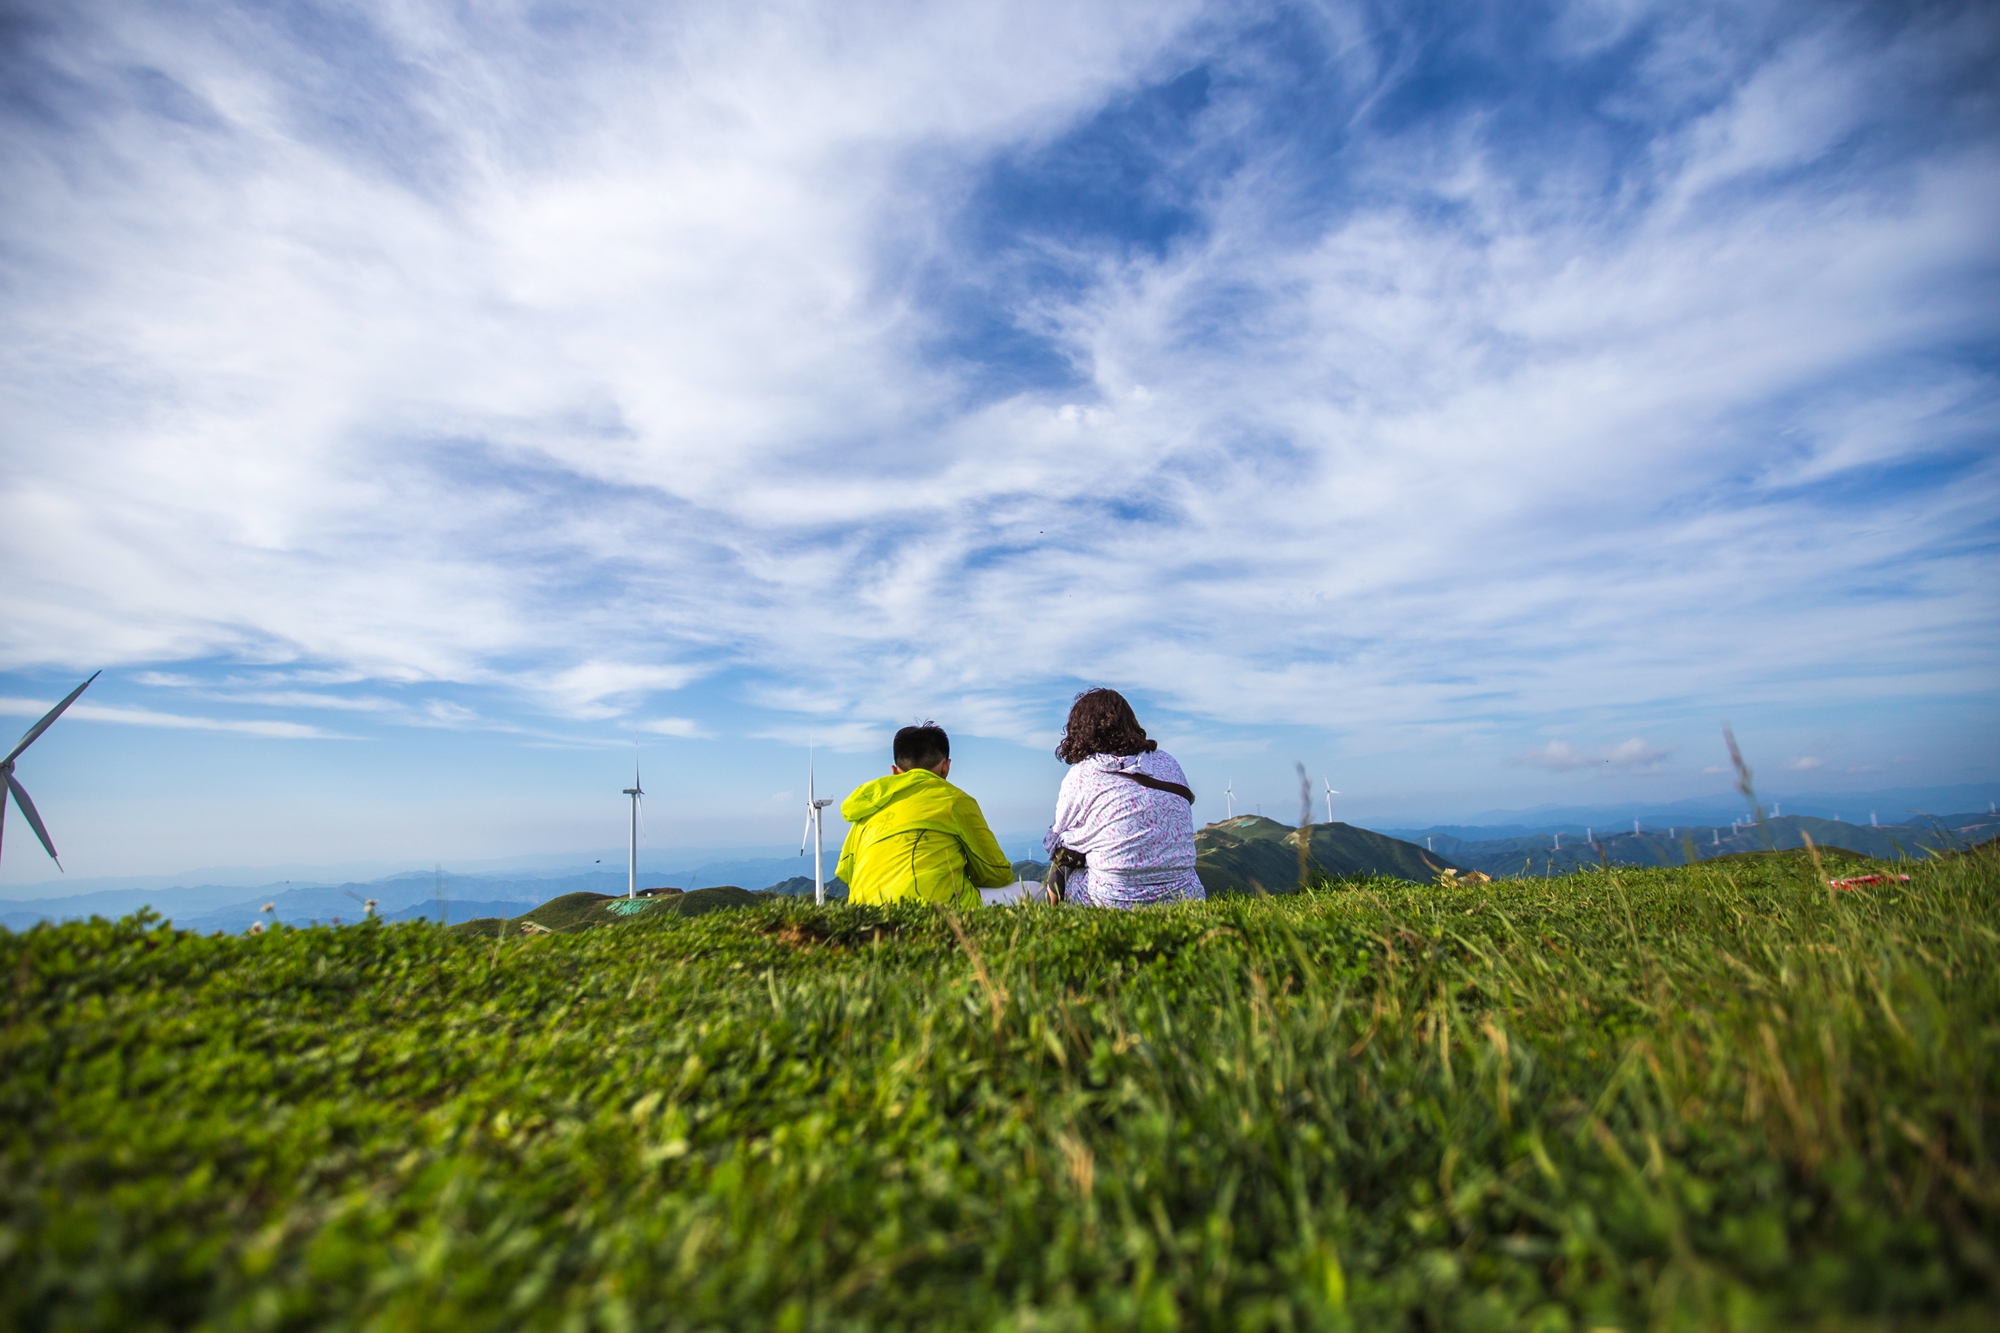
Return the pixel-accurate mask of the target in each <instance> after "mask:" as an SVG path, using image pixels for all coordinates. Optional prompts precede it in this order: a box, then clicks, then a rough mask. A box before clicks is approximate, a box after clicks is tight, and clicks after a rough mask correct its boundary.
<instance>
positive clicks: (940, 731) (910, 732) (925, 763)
mask: <svg viewBox="0 0 2000 1333" xmlns="http://www.w3.org/2000/svg"><path fill="white" fill-rule="evenodd" d="M893 753H894V755H895V759H896V767H897V768H900V769H903V770H904V771H905V772H907V771H908V770H910V769H913V768H936V767H937V766H938V765H939V764H941V763H943V762H944V761H945V760H947V759H949V758H951V737H949V736H947V735H945V734H944V728H943V727H940V726H939V725H938V724H937V723H935V722H926V723H924V724H923V725H922V726H921V727H904V728H903V729H902V730H901V731H899V732H897V733H896V747H895V750H894V751H893Z"/></svg>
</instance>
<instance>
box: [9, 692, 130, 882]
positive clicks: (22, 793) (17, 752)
mask: <svg viewBox="0 0 2000 1333" xmlns="http://www.w3.org/2000/svg"><path fill="white" fill-rule="evenodd" d="M103 674H104V673H103V672H102V671H93V672H91V673H90V680H96V679H97V678H98V677H99V676H101V675H103ZM90 680H86V681H85V682H83V684H81V685H79V686H77V687H76V688H75V689H73V690H71V691H70V692H69V696H68V697H67V698H65V699H64V700H63V701H62V702H61V703H59V704H57V705H56V706H55V707H54V708H51V709H50V710H49V711H48V712H46V713H44V714H43V715H42V720H41V721H40V722H37V723H36V724H35V725H34V726H32V727H29V728H28V734H27V735H25V736H23V737H21V739H20V741H19V742H18V743H17V744H16V745H15V746H14V748H13V749H11V750H9V751H8V752H7V757H6V758H5V759H0V778H5V779H6V782H5V783H4V784H0V833H4V832H5V830H6V827H7V793H8V792H12V793H13V794H14V804H16V805H18V806H20V807H21V813H22V814H24V815H26V816H27V817H28V827H29V828H31V829H33V830H34V831H35V836H36V837H37V838H40V839H41V840H42V850H43V851H45V852H47V853H48V854H49V860H51V861H54V862H55V863H56V869H57V870H62V858H61V857H60V856H57V855H56V845H55V844H54V843H52V842H50V841H49V831H48V830H47V829H45V828H43V827H42V817H41V815H40V814H38V813H36V811H35V803H34V802H33V801H31V800H29V799H28V789H27V788H26V787H23V786H22V785H21V783H20V780H19V779H18V778H16V777H15V776H14V761H15V760H16V759H19V758H20V757H21V751H23V750H25V749H27V748H28V747H29V746H30V745H33V744H34V743H35V742H36V741H37V740H38V739H40V737H41V734H42V733H43V732H45V731H47V730H48V729H49V724H50V723H52V722H54V721H55V720H56V719H57V718H59V717H61V716H62V715H63V710H64V709H66V708H68V707H69V706H70V705H71V704H73V703H75V702H76V696H77V695H79V694H82V693H83V692H84V691H85V690H87V689H89V688H90ZM64 873H68V872H66V871H65V872H64Z"/></svg>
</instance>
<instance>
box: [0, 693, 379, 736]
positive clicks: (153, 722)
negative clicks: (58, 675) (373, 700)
mask: <svg viewBox="0 0 2000 1333" xmlns="http://www.w3.org/2000/svg"><path fill="white" fill-rule="evenodd" d="M55 704H56V701H55V700H54V699H49V700H46V701H44V700H39V699H12V698H0V714H8V715H10V716H13V717H40V716H41V715H42V714H43V713H46V712H48V711H49V709H51V708H53V707H55ZM63 717H64V719H65V720H67V719H70V718H74V719H76V720H77V721H79V722H110V723H113V724H115V725H118V726H126V727H168V728H172V729H175V730H181V731H230V732H236V733H238V734H240V735H244V736H267V737H270V738H271V739H273V740H288V741H305V740H318V741H337V740H354V739H356V738H355V737H353V736H343V735H340V734H339V733H337V732H331V731H323V730H321V729H320V728H318V727H313V726H307V725H305V724H304V723H300V722H279V721H272V720H266V719H257V718H249V719H241V718H214V717H189V716H187V715H185V714H182V713H158V712H154V711H153V710H152V709H150V708H117V707H106V706H104V705H102V704H87V703H74V704H71V705H70V706H69V710H68V711H67V712H65V713H64V714H63Z"/></svg>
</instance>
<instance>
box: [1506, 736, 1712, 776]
mask: <svg viewBox="0 0 2000 1333" xmlns="http://www.w3.org/2000/svg"><path fill="white" fill-rule="evenodd" d="M1672 754H1673V750H1672V749H1671V748H1668V747H1663V746H1658V745H1654V744H1653V743H1652V742H1650V741H1648V740H1646V739H1644V738H1643V737H1639V736H1634V737H1633V738H1632V739H1631V740H1628V741H1622V742H1620V743H1619V744H1617V745H1608V746H1605V747H1604V748H1603V749H1601V750H1598V751H1597V752H1596V753H1595V754H1585V753H1584V752H1583V751H1581V750H1579V749H1577V748H1576V747H1575V746H1573V745H1571V744H1570V743H1569V742H1568V741H1564V740H1553V741H1550V742H1549V743H1548V744H1547V745H1544V746H1542V747H1541V748H1540V749H1537V750H1529V751H1527V752H1526V753H1524V754H1520V755H1517V756H1515V759H1514V762H1515V763H1517V764H1525V765H1529V766H1532V767H1535V768H1545V769H1548V770H1549V771H1550V772H1552V773H1568V772H1572V771H1574V770H1576V769H1580V768H1591V769H1596V770H1599V771H1601V772H1613V773H1655V772H1658V771H1659V770H1660V768H1661V767H1662V766H1663V765H1664V764H1665V763H1666V762H1667V760H1668V758H1669V757H1671V756H1672Z"/></svg>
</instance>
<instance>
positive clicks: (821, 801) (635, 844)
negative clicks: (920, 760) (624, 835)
mask: <svg viewBox="0 0 2000 1333" xmlns="http://www.w3.org/2000/svg"><path fill="white" fill-rule="evenodd" d="M623 795H626V796H629V797H631V798H632V837H631V841H630V842H629V843H628V844H627V850H626V855H625V896H626V897H627V898H636V897H638V896H639V802H640V800H642V799H643V798H644V797H645V795H646V788H645V787H644V785H643V784H641V783H640V781H639V764H638V761H637V760H634V761H633V763H632V785H631V786H629V787H627V788H625V790H624V792H623ZM832 804H833V798H832V797H831V796H821V795H820V794H819V777H818V773H817V770H816V767H815V765H814V763H813V753H812V747H811V746H807V747H806V831H805V834H804V836H802V837H801V838H800V839H799V855H800V856H804V855H805V854H806V843H807V842H811V843H812V849H813V901H814V902H815V903H818V904H819V905H820V906H822V907H824V906H825V905H826V848H825V846H824V844H823V842H822V837H821V818H822V816H824V814H825V813H826V808H827V807H828V806H829V805H832Z"/></svg>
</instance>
